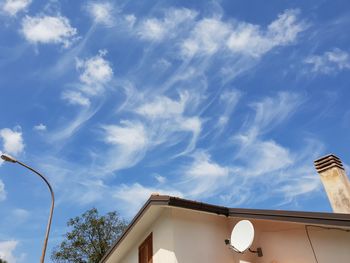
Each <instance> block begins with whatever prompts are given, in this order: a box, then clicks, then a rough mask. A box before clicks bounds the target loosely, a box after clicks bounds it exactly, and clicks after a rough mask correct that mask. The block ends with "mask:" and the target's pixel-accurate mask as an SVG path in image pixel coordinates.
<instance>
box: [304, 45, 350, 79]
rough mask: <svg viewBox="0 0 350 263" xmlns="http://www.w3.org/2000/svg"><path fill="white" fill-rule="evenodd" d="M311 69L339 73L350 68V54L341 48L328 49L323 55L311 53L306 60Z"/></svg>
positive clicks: (317, 71) (325, 72) (322, 72)
mask: <svg viewBox="0 0 350 263" xmlns="http://www.w3.org/2000/svg"><path fill="white" fill-rule="evenodd" d="M304 63H305V64H308V65H310V67H311V71H312V72H314V73H321V74H332V73H338V72H341V71H343V70H349V69H350V54H349V53H348V52H346V51H344V50H341V49H339V48H334V49H332V50H330V51H326V52H324V53H323V54H321V55H311V56H309V57H307V58H306V59H305V60H304Z"/></svg>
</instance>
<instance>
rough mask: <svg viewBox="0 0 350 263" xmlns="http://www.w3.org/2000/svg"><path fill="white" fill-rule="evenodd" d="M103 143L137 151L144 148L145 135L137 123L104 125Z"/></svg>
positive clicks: (126, 122) (142, 128)
mask: <svg viewBox="0 0 350 263" xmlns="http://www.w3.org/2000/svg"><path fill="white" fill-rule="evenodd" d="M102 128H103V129H104V131H105V139H104V141H105V142H107V143H109V144H114V145H120V146H123V147H127V148H129V149H135V150H139V149H142V148H144V147H145V146H146V142H147V139H146V133H145V129H144V127H143V126H142V125H141V124H139V123H131V122H129V121H122V122H121V126H117V125H105V126H103V127H102Z"/></svg>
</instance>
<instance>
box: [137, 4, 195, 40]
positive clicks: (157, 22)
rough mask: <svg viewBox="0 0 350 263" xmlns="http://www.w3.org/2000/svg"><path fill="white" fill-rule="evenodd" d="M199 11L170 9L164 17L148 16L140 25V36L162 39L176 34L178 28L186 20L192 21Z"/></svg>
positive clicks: (145, 38)
mask: <svg viewBox="0 0 350 263" xmlns="http://www.w3.org/2000/svg"><path fill="white" fill-rule="evenodd" d="M196 16H197V13H196V12H194V11H192V10H189V9H186V8H182V9H170V10H168V11H167V12H166V13H165V16H164V18H163V19H157V18H148V19H145V20H143V21H142V22H141V23H140V24H139V26H138V30H137V31H138V36H139V37H140V38H141V39H144V40H149V41H161V40H163V39H165V38H171V37H172V36H174V32H175V31H176V30H177V28H178V27H179V26H180V25H181V24H182V23H184V22H186V21H191V20H193V19H194V18H195V17H196Z"/></svg>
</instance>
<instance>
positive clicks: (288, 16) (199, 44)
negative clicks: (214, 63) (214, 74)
mask: <svg viewBox="0 0 350 263" xmlns="http://www.w3.org/2000/svg"><path fill="white" fill-rule="evenodd" d="M298 13H299V11H298V10H286V11H285V12H284V13H282V14H280V15H279V16H278V18H277V19H276V20H274V21H273V22H272V23H271V24H270V25H269V26H268V27H267V28H266V29H265V30H264V29H261V28H260V26H258V25H254V24H249V23H246V22H236V23H228V22H224V21H222V20H221V19H218V18H204V19H202V20H200V21H198V22H197V24H196V25H195V27H194V29H193V31H192V32H191V35H190V37H189V38H187V39H186V40H185V41H184V42H183V43H182V45H181V51H182V54H183V55H184V56H185V57H192V56H194V55H212V54H214V53H216V52H217V51H218V50H226V51H231V52H233V53H234V54H242V55H248V56H251V57H255V58H258V57H260V56H262V55H263V54H265V53H267V52H268V51H270V50H271V49H272V48H274V47H277V46H285V45H288V44H291V43H293V42H294V41H295V40H296V38H297V36H298V34H299V33H300V32H302V31H304V30H305V29H306V28H307V26H306V24H305V22H303V21H298Z"/></svg>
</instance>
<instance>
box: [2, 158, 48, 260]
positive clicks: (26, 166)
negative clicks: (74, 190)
mask: <svg viewBox="0 0 350 263" xmlns="http://www.w3.org/2000/svg"><path fill="white" fill-rule="evenodd" d="M1 159H3V160H4V161H7V162H11V163H18V164H19V165H22V166H23V167H25V168H27V169H29V170H31V171H32V172H33V173H35V174H37V175H38V176H40V177H41V179H43V180H44V182H45V183H46V184H47V186H48V187H49V190H50V193H51V209H50V216H49V221H48V223H47V227H46V234H45V240H44V245H43V251H42V253H41V258H40V263H44V259H45V253H46V247H47V241H48V239H49V233H50V228H51V221H52V214H53V209H54V206H55V196H54V193H53V190H52V187H51V185H50V183H49V181H48V180H47V179H46V178H45V176H43V175H42V174H40V173H39V172H37V171H35V170H34V169H33V168H31V167H30V166H28V165H26V164H24V163H22V162H20V161H18V160H16V159H14V158H13V157H11V156H9V155H5V154H2V155H1Z"/></svg>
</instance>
